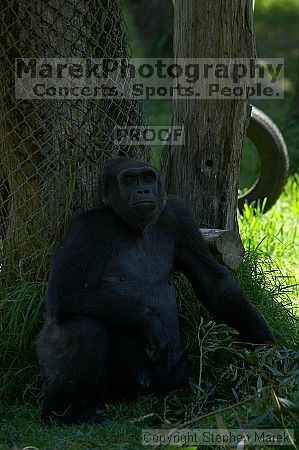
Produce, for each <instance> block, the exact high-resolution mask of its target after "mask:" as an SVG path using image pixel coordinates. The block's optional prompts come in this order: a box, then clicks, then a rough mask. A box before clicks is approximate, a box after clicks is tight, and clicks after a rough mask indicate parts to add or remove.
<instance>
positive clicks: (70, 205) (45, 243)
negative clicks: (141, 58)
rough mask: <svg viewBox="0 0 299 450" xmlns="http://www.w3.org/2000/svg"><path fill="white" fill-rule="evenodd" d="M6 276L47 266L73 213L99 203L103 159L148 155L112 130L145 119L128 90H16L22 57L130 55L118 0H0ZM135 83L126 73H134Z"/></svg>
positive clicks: (2, 273) (0, 187)
mask: <svg viewBox="0 0 299 450" xmlns="http://www.w3.org/2000/svg"><path fill="white" fill-rule="evenodd" d="M0 36H1V39H0V53H1V59H0V73H1V78H0V152H1V160H0V279H1V282H3V281H4V280H6V279H7V278H11V276H13V278H14V279H15V278H18V277H20V275H22V274H24V273H26V274H27V273H29V274H30V276H32V274H38V275H42V276H44V274H45V268H46V267H47V263H48V259H49V255H51V253H52V251H53V247H54V246H55V244H56V242H57V238H58V236H59V234H60V233H61V231H62V230H63V228H64V226H65V224H66V223H67V220H68V218H69V215H70V214H72V213H74V212H76V211H81V210H86V209H89V208H91V207H92V206H93V205H94V204H95V199H96V190H97V180H98V175H99V171H100V168H101V166H102V164H103V162H104V161H105V160H106V159H107V158H110V157H112V156H117V155H122V156H131V157H137V158H140V157H141V158H146V152H145V146H141V147H140V146H136V145H135V144H133V143H131V144H129V145H126V147H119V146H116V145H114V141H113V134H112V130H113V129H114V126H115V125H118V126H132V125H134V126H136V125H137V126H138V125H142V124H143V114H142V104H141V103H140V102H139V101H138V100H133V99H132V100H131V99H130V100H126V99H121V100H119V99H76V100H73V99H67V98H64V99H44V98H43V99H40V100H36V99H34V100H27V99H16V97H15V60H16V58H67V57H75V58H90V57H91V58H127V57H128V56H130V55H129V54H130V51H129V46H128V42H127V38H126V30H125V27H124V22H123V18H122V14H121V9H120V6H119V4H118V1H117V0H89V1H86V0H47V1H44V0H18V1H15V0H2V1H1V4H0ZM128 83H130V80H128Z"/></svg>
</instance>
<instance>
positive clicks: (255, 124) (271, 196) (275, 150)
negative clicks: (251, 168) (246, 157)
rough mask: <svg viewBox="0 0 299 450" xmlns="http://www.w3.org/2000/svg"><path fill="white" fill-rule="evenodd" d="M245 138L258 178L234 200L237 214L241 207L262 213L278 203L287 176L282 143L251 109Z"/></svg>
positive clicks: (270, 125)
mask: <svg viewBox="0 0 299 450" xmlns="http://www.w3.org/2000/svg"><path fill="white" fill-rule="evenodd" d="M247 137H248V138H249V139H250V140H251V141H252V142H253V144H254V145H255V147H256V149H257V151H258V153H259V157H260V160H261V174H260V177H259V178H258V180H257V181H256V182H255V183H254V185H253V186H252V187H251V188H250V189H249V190H248V191H247V192H245V193H244V194H242V195H240V196H239V197H238V208H239V211H240V212H241V214H242V212H243V210H244V204H245V203H248V204H252V203H255V204H258V203H259V204H260V205H262V204H263V201H264V199H265V198H267V201H266V204H265V207H264V209H263V212H264V213H265V212H267V211H269V209H270V208H271V207H272V206H273V205H274V204H275V202H276V201H277V200H278V198H279V196H280V194H281V192H282V190H283V187H284V185H285V182H286V179H287V177H288V173H289V156H288V150H287V146H286V143H285V140H284V138H283V136H282V134H281V132H280V131H279V129H278V127H277V126H276V125H275V123H274V122H272V120H271V119H270V118H269V117H268V116H267V115H266V114H264V113H263V112H262V111H260V110H259V109H257V108H256V107H254V106H253V107H252V112H251V120H250V123H249V126H248V129H247Z"/></svg>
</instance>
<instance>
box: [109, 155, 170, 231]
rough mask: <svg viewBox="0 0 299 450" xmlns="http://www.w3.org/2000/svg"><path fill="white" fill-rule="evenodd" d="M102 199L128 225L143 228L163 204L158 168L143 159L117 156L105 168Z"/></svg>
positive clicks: (158, 213)
mask: <svg viewBox="0 0 299 450" xmlns="http://www.w3.org/2000/svg"><path fill="white" fill-rule="evenodd" d="M106 177H107V179H108V180H109V181H108V186H105V191H106V198H105V203H106V204H108V205H109V206H112V208H113V209H114V210H115V211H116V212H117V214H118V215H119V216H120V217H121V218H122V219H123V220H124V222H125V223H127V224H128V225H129V226H130V225H131V226H132V227H134V228H136V226H137V228H139V229H140V228H141V229H142V228H144V227H145V226H146V225H148V224H150V223H154V222H156V220H157V219H158V218H159V216H160V214H161V211H162V210H163V208H164V205H165V192H164V188H163V185H162V183H161V180H160V178H159V174H158V172H157V171H156V170H155V169H154V167H152V166H150V165H149V164H147V163H143V162H140V161H134V160H128V159H124V160H120V162H119V164H116V167H115V166H114V167H113V170H111V171H110V173H109V169H108V174H107V173H106Z"/></svg>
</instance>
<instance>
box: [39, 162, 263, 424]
mask: <svg viewBox="0 0 299 450" xmlns="http://www.w3.org/2000/svg"><path fill="white" fill-rule="evenodd" d="M149 168H151V166H149V165H148V164H146V163H142V162H136V161H133V160H129V159H117V160H113V161H112V162H109V163H108V165H107V166H106V168H105V169H104V171H103V176H102V196H103V201H104V204H105V206H103V207H102V208H99V209H95V210H93V211H88V212H85V213H83V214H80V215H78V216H77V217H75V218H74V219H73V221H72V223H71V225H70V227H69V229H68V231H67V232H66V235H65V237H64V239H63V241H62V243H61V245H60V248H59V249H58V252H57V254H56V256H55V258H54V262H53V267H52V271H51V276H50V281H49V288H48V297H47V319H46V323H45V325H44V327H43V329H42V331H41V333H40V335H39V338H38V354H39V358H40V362H41V364H42V366H43V369H44V374H45V399H44V405H43V418H44V420H54V421H58V422H59V421H60V422H63V423H82V422H91V423H98V422H101V421H102V420H103V416H102V414H99V413H97V408H98V407H100V406H101V405H102V404H103V402H105V401H107V400H108V401H109V400H111V399H121V398H123V397H125V396H134V395H136V394H137V393H153V394H164V393H166V392H168V391H169V390H171V389H175V388H178V387H180V386H183V385H185V384H186V382H187V378H188V368H187V364H186V362H185V361H184V359H183V358H182V347H181V340H180V331H179V323H178V314H177V305H176V295H175V287H174V280H173V275H174V271H176V270H179V271H182V272H183V273H184V274H185V275H186V276H187V277H188V279H189V280H190V282H191V283H192V285H193V288H194V290H195V293H196V295H197V297H198V299H199V301H200V302H202V303H203V304H204V305H205V306H206V307H207V308H208V309H209V311H210V312H211V313H212V314H213V315H214V317H215V318H216V319H217V320H218V321H220V322H222V323H223V322H224V323H226V324H228V325H229V326H231V327H233V328H235V329H236V330H238V331H239V333H240V340H242V341H244V342H251V343H261V344H262V343H265V342H268V341H271V340H272V335H271V332H270V330H269V328H268V326H267V324H266V322H265V321H264V319H263V318H262V317H261V316H260V315H259V314H258V313H257V312H256V310H255V308H254V307H253V306H252V305H251V303H250V302H249V301H248V299H246V297H245V296H244V294H243V292H242V291H241V289H240V287H239V286H238V285H237V284H236V283H235V281H234V280H233V279H232V278H231V276H230V274H229V272H228V271H227V270H226V269H225V268H224V267H223V266H222V265H220V264H219V263H218V262H216V261H215V259H214V258H213V257H212V256H211V254H210V252H209V250H208V249H207V247H206V245H205V243H204V241H203V238H202V236H201V234H200V232H199V230H198V227H197V225H196V223H195V221H194V220H193V219H192V217H191V214H190V212H189V210H188V209H187V208H186V207H185V206H183V205H181V204H180V203H179V202H177V201H176V200H170V199H168V200H167V201H166V198H165V193H164V189H163V186H162V184H161V181H160V178H159V177H158V175H157V178H156V179H152V178H151V175H150V174H149V175H148V176H147V175H146V174H145V175H146V176H145V177H144V179H143V172H144V173H145V172H146V170H148V169H149ZM131 169H132V170H135V169H136V170H137V175H136V178H134V177H133V184H132V186H131V187H130V185H128V186H126V187H125V188H124V186H123V185H122V183H127V182H128V183H129V182H131V181H130V178H129V179H127V178H125V180H127V181H122V180H123V179H122V178H120V179H118V176H119V173H122V171H124V173H125V174H126V173H127V172H126V171H127V170H129V171H130V170H131ZM151 169H152V170H154V169H153V168H151ZM154 176H155V174H153V177H154ZM134 180H135V181H134ZM123 188H124V190H123ZM130 192H131V193H130ZM138 195H140V196H141V197H140V198H141V199H142V202H141V206H140V205H138V207H137V209H136V208H135V209H134V208H132V207H130V206H129V205H131V204H134V199H135V198H138ZM148 198H151V199H156V206H153V205H152V204H151V205H152V206H150V208H149V207H148V202H147V199H148ZM132 199H133V200H132ZM148 208H149V209H148Z"/></svg>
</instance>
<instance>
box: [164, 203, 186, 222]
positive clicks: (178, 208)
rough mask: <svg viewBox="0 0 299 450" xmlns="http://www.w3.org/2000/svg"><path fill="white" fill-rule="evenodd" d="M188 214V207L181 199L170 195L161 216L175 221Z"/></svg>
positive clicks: (168, 220)
mask: <svg viewBox="0 0 299 450" xmlns="http://www.w3.org/2000/svg"><path fill="white" fill-rule="evenodd" d="M186 214H188V208H187V207H186V206H185V205H184V204H183V203H182V202H181V201H180V200H179V199H177V198H175V197H169V198H167V200H166V203H165V207H164V209H163V212H162V215H161V218H162V219H163V220H165V221H167V222H173V221H177V219H178V218H179V217H181V216H182V215H186Z"/></svg>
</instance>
